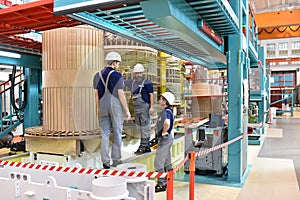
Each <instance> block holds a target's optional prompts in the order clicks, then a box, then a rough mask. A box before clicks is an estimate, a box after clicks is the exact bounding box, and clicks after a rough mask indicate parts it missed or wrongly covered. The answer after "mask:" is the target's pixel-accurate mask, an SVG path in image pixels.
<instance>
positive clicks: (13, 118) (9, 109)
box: [0, 73, 24, 138]
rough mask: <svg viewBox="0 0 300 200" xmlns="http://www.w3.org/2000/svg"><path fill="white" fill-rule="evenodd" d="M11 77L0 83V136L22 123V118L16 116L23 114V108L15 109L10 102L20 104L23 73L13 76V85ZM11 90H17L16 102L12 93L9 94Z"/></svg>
mask: <svg viewBox="0 0 300 200" xmlns="http://www.w3.org/2000/svg"><path fill="white" fill-rule="evenodd" d="M11 78H12V77H10V78H9V80H8V81H5V82H2V83H1V84H0V112H1V113H2V117H1V119H0V138H2V137H3V136H4V135H6V134H8V133H10V132H11V131H13V130H14V129H15V128H16V127H17V126H19V125H20V124H21V123H22V119H20V117H17V116H24V111H23V110H16V109H14V107H13V105H12V103H17V104H19V105H22V88H23V87H22V86H23V84H24V79H23V73H20V74H18V75H16V76H15V77H13V78H14V79H15V81H14V85H11V83H12V81H11ZM12 91H13V92H14V91H17V92H18V94H19V95H18V98H17V99H18V100H17V101H18V102H16V100H15V99H13V97H14V95H11V92H12Z"/></svg>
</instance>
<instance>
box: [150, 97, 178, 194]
mask: <svg viewBox="0 0 300 200" xmlns="http://www.w3.org/2000/svg"><path fill="white" fill-rule="evenodd" d="M174 101H175V97H174V95H173V94H172V93H171V92H165V93H163V94H162V95H161V97H160V99H159V106H160V107H161V108H162V111H161V112H160V114H159V117H158V120H157V123H156V129H155V134H156V135H155V136H156V138H157V144H158V147H157V149H156V153H155V159H154V168H155V171H157V172H167V171H169V170H172V163H171V148H172V144H173V141H174V136H173V132H172V129H173V123H174V115H173V112H172V109H171V108H170V105H172V104H173V103H174ZM166 188H167V182H166V179H165V178H158V180H157V185H156V186H155V192H162V191H166Z"/></svg>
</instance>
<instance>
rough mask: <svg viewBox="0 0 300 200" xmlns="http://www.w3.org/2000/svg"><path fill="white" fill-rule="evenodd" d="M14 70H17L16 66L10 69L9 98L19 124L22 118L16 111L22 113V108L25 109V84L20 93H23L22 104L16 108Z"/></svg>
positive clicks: (22, 120)
mask: <svg viewBox="0 0 300 200" xmlns="http://www.w3.org/2000/svg"><path fill="white" fill-rule="evenodd" d="M16 70H17V66H15V65H14V66H13V69H12V73H11V74H9V80H10V82H11V88H10V98H11V105H12V107H13V109H14V111H15V113H16V116H17V118H18V120H20V122H21V123H23V122H24V116H23V117H21V116H20V115H19V112H18V111H23V110H24V108H25V107H26V102H27V101H26V100H27V84H26V82H25V80H24V90H22V92H23V93H24V100H23V102H22V105H21V106H20V107H18V106H17V105H16V99H15V79H16Z"/></svg>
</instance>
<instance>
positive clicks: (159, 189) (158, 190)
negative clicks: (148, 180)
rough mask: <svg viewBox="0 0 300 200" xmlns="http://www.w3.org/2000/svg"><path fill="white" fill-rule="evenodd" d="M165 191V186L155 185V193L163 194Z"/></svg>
mask: <svg viewBox="0 0 300 200" xmlns="http://www.w3.org/2000/svg"><path fill="white" fill-rule="evenodd" d="M166 190H167V187H166V186H165V185H159V184H157V185H156V186H155V192H164V191H166Z"/></svg>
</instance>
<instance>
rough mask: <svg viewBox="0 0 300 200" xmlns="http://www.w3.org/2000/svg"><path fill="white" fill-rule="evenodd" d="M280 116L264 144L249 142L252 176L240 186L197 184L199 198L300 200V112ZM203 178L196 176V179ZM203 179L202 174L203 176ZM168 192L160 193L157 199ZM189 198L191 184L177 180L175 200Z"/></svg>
mask: <svg viewBox="0 0 300 200" xmlns="http://www.w3.org/2000/svg"><path fill="white" fill-rule="evenodd" d="M298 110H299V111H300V109H299V108H298ZM299 111H297V108H296V112H295V113H294V116H293V117H291V116H289V115H288V114H283V116H276V118H275V119H274V120H273V123H272V124H268V127H267V129H266V134H264V135H263V137H262V138H261V144H260V145H248V166H249V169H248V171H249V172H248V175H247V177H246V179H245V181H244V183H243V184H241V185H240V186H238V187H236V186H226V185H215V184H198V183H195V199H201V200H224V199H226V200H248V199H249V200H253V199H255V200H279V199H293V200H296V199H300V191H299V184H298V182H300V132H299V130H300V112H299ZM197 178H199V177H196V179H197ZM200 178H201V176H200ZM164 199H166V193H165V192H162V193H156V200H164ZM183 199H189V183H188V182H182V181H175V182H174V200H183Z"/></svg>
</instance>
